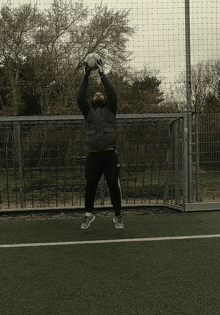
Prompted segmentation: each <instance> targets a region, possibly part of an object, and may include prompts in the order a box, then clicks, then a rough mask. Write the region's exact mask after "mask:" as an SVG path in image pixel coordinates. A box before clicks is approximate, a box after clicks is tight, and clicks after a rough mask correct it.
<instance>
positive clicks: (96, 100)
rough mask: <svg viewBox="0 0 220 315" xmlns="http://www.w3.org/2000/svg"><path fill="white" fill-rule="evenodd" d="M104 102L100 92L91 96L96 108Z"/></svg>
mask: <svg viewBox="0 0 220 315" xmlns="http://www.w3.org/2000/svg"><path fill="white" fill-rule="evenodd" d="M104 100H105V98H104V95H103V94H102V93H101V92H97V93H95V95H94V96H93V103H94V104H95V105H97V106H100V105H101V104H103V103H104Z"/></svg>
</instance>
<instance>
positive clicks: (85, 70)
mask: <svg viewBox="0 0 220 315" xmlns="http://www.w3.org/2000/svg"><path fill="white" fill-rule="evenodd" d="M90 73H91V70H90V69H89V68H88V67H87V63H86V62H84V76H85V78H86V79H88V77H89V76H90Z"/></svg>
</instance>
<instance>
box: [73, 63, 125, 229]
mask: <svg viewBox="0 0 220 315" xmlns="http://www.w3.org/2000/svg"><path fill="white" fill-rule="evenodd" d="M97 67H98V73H99V75H100V78H101V81H102V84H103V86H104V88H105V93H106V96H107V98H106V100H105V97H104V95H103V94H102V93H101V92H97V93H95V95H94V96H93V100H92V102H91V104H90V103H89V101H88V100H87V96H86V94H87V89H88V84H89V76H90V73H91V71H90V70H89V69H88V68H87V66H86V65H85V70H84V77H83V79H82V81H81V84H80V87H79V91H78V99H77V101H78V106H79V109H80V111H81V113H82V114H83V116H84V118H85V126H86V136H87V146H88V150H89V153H88V155H87V158H86V167H85V177H86V187H85V211H86V213H85V217H84V222H83V223H82V225H81V228H82V229H87V228H88V227H89V226H90V223H91V222H92V221H94V220H95V216H94V214H93V208H94V202H95V194H96V190H97V186H98V183H99V180H100V178H101V176H102V174H104V175H105V179H106V182H107V185H108V187H109V191H110V197H111V202H112V205H113V208H114V211H115V216H114V218H113V221H114V222H115V227H116V228H118V229H123V228H124V225H123V222H122V217H121V189H120V183H119V173H120V162H119V158H118V154H117V152H116V150H115V149H116V112H117V94H116V91H115V88H114V87H113V85H112V83H111V81H110V80H109V79H108V77H107V76H106V75H105V74H104V71H103V67H102V63H101V61H97Z"/></svg>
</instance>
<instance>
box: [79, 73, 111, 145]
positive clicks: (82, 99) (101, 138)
mask: <svg viewBox="0 0 220 315" xmlns="http://www.w3.org/2000/svg"><path fill="white" fill-rule="evenodd" d="M101 80H102V83H103V85H104V88H105V92H106V95H107V99H106V101H105V103H104V104H103V105H102V107H98V108H93V107H92V106H91V105H90V103H89V102H88V100H87V95H86V94H87V89H88V79H87V78H86V77H84V78H83V79H82V82H81V84H80V87H79V92H78V98H77V101H78V106H79V109H80V111H81V113H82V114H83V116H84V117H85V126H86V136H87V145H88V148H89V149H90V150H102V149H105V148H108V147H116V113H117V94H116V90H115V88H114V86H113V85H112V83H111V81H110V80H109V79H108V77H107V76H106V75H104V76H103V77H102V78H101Z"/></svg>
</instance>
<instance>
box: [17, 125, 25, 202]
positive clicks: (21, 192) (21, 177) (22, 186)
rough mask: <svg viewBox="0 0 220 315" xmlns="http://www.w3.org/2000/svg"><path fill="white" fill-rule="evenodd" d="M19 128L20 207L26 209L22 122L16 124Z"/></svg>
mask: <svg viewBox="0 0 220 315" xmlns="http://www.w3.org/2000/svg"><path fill="white" fill-rule="evenodd" d="M16 127H17V150H18V171H19V193H20V206H21V208H24V180H23V165H22V164H23V163H22V148H21V126H20V122H17V123H16Z"/></svg>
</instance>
